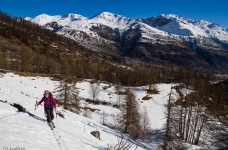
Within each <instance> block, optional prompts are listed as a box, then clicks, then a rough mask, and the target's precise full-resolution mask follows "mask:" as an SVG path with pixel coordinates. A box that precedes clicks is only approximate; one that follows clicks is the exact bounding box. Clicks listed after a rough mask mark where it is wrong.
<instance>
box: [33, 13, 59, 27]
mask: <svg viewBox="0 0 228 150" xmlns="http://www.w3.org/2000/svg"><path fill="white" fill-rule="evenodd" d="M60 18H61V16H60V15H56V16H49V15H47V14H41V15H38V16H36V17H35V18H34V19H31V21H32V22H35V23H38V24H39V25H45V24H47V23H50V22H53V21H58V20H59V19H60Z"/></svg>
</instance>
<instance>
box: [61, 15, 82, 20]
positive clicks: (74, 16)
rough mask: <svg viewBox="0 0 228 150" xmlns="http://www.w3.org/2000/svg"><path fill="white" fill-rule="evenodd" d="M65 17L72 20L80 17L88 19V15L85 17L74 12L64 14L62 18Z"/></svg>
mask: <svg viewBox="0 0 228 150" xmlns="http://www.w3.org/2000/svg"><path fill="white" fill-rule="evenodd" d="M65 18H70V19H71V21H75V20H78V19H86V17H84V16H82V15H79V14H73V13H69V14H66V15H63V16H62V18H61V19H65Z"/></svg>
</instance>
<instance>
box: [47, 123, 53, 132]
mask: <svg viewBox="0 0 228 150" xmlns="http://www.w3.org/2000/svg"><path fill="white" fill-rule="evenodd" d="M47 124H48V126H49V127H50V128H51V130H53V127H52V125H51V123H49V122H48V123H47Z"/></svg>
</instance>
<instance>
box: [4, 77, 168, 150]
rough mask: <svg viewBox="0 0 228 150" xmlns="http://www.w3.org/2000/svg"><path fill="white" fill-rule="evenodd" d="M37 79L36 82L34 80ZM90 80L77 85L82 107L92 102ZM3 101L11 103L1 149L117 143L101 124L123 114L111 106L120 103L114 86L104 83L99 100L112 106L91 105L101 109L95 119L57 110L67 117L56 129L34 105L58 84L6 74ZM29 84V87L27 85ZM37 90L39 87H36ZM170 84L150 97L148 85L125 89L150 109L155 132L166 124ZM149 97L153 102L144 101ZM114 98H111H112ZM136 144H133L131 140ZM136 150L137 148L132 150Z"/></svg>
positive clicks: (100, 146) (7, 106)
mask: <svg viewBox="0 0 228 150" xmlns="http://www.w3.org/2000/svg"><path fill="white" fill-rule="evenodd" d="M32 79H36V80H32ZM89 81H90V80H84V81H82V82H78V83H77V85H76V86H77V88H78V90H79V97H80V99H82V100H81V103H82V106H83V104H84V103H85V100H86V99H88V98H89V99H90V98H91V97H90V95H89V90H88V89H89V86H90V84H89ZM0 83H1V84H0V99H1V100H7V102H8V103H2V102H0V110H1V111H0V146H2V145H3V146H8V147H17V146H21V147H23V146H24V147H25V148H26V149H60V150H71V149H74V150H75V149H76V150H77V149H83V150H84V149H85V150H93V149H104V148H106V147H107V145H108V144H111V145H112V144H114V143H117V138H116V132H115V131H114V130H112V129H110V128H108V127H106V126H103V125H101V124H100V123H98V122H100V116H101V114H102V113H101V112H103V110H104V112H105V114H107V124H113V123H114V121H113V118H114V117H116V116H117V115H118V113H119V112H120V111H119V109H117V108H113V107H112V105H113V104H116V102H118V100H117V98H118V96H117V95H116V94H115V93H116V91H115V87H114V86H113V85H110V84H106V83H101V87H105V86H107V87H109V88H107V89H105V90H104V89H102V90H101V92H100V95H99V97H98V99H99V100H101V101H105V102H108V103H110V105H92V104H89V105H88V106H89V107H91V108H95V109H98V110H97V111H95V112H94V113H92V119H93V120H91V119H88V118H85V117H83V116H81V115H77V114H74V113H71V112H69V111H66V110H64V111H63V109H62V108H60V107H58V108H57V111H59V112H62V113H63V114H64V118H65V119H63V118H61V117H59V116H58V118H56V116H55V119H54V121H55V126H56V128H54V130H51V129H50V127H49V126H48V125H47V122H46V118H45V116H44V109H43V106H39V107H37V108H36V111H35V107H34V105H35V103H36V101H37V100H40V99H41V98H42V93H43V91H44V90H46V89H49V90H50V91H53V90H54V88H55V85H56V84H58V82H55V81H52V80H50V79H49V78H44V77H39V78H38V77H37V78H34V77H20V76H18V75H15V74H13V73H7V74H5V75H4V77H3V78H0ZM25 85H26V86H25ZM34 87H36V88H34ZM170 87H171V85H170V84H158V85H157V89H158V91H159V94H154V95H150V94H148V93H147V92H146V89H148V86H142V87H123V89H126V88H131V89H132V91H133V92H134V93H135V95H136V100H137V102H138V103H139V106H140V109H141V110H143V109H144V108H146V109H147V111H148V114H149V118H150V120H151V123H152V128H153V129H158V130H159V129H161V127H162V125H163V124H164V121H165V120H164V119H163V118H164V104H165V103H166V101H167V94H168V93H169V92H170ZM146 95H148V96H150V97H151V99H150V100H147V101H143V100H142V98H143V97H145V96H146ZM110 97H111V98H110ZM13 103H19V104H21V105H22V106H24V107H25V108H26V111H25V112H17V109H16V108H14V107H13V106H12V104H13ZM95 130H98V131H100V134H101V140H98V139H96V138H95V137H93V136H92V135H91V133H90V132H91V131H95ZM132 142H133V141H132ZM134 143H138V144H137V145H138V149H139V150H140V149H155V148H153V147H151V146H149V145H147V144H145V143H143V142H141V141H136V142H134ZM133 149H134V148H133Z"/></svg>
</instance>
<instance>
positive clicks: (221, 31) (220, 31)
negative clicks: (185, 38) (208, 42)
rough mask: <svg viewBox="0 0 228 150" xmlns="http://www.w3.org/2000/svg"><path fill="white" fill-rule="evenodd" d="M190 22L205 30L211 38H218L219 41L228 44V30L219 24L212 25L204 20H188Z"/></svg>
mask: <svg viewBox="0 0 228 150" xmlns="http://www.w3.org/2000/svg"><path fill="white" fill-rule="evenodd" d="M188 22H190V23H192V24H193V25H195V26H197V27H199V28H201V29H202V30H204V32H205V33H207V35H209V36H210V37H212V38H218V39H219V40H221V41H223V42H226V43H228V31H227V29H225V28H222V27H220V26H219V25H218V24H216V23H210V22H208V21H204V20H196V21H194V20H188Z"/></svg>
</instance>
